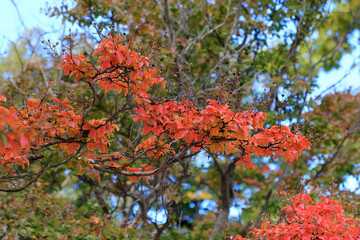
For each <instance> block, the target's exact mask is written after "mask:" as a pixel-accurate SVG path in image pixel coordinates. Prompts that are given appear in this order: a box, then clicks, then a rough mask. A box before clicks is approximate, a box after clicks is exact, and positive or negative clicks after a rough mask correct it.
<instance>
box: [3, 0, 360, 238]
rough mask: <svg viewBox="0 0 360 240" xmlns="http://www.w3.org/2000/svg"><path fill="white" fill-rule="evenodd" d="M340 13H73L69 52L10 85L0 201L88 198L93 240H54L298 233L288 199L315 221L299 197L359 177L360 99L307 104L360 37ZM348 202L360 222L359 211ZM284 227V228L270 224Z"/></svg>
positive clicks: (57, 48)
mask: <svg viewBox="0 0 360 240" xmlns="http://www.w3.org/2000/svg"><path fill="white" fill-rule="evenodd" d="M334 4H335V7H333V5H331V4H330V2H326V1H317V2H313V1H311V2H307V1H303V2H299V3H296V4H295V3H293V2H291V1H283V2H273V1H261V2H256V1H255V2H251V3H241V2H233V1H228V2H224V3H217V2H212V1H183V2H178V1H166V0H165V1H145V2H144V1H135V2H134V1H118V2H116V3H113V2H112V1H105V0H104V1H96V2H93V1H88V0H86V1H85V0H77V1H74V2H73V4H71V5H66V4H65V5H62V6H57V7H52V8H50V9H48V14H49V16H51V17H53V16H61V17H63V20H64V23H65V22H68V21H70V22H71V23H72V24H74V26H73V27H72V31H70V32H69V35H67V36H66V37H65V38H64V39H63V41H61V42H60V43H51V42H50V41H47V40H46V39H45V40H44V41H43V45H44V46H46V48H47V49H48V51H49V52H50V53H51V56H52V57H53V59H51V57H50V55H44V56H41V57H39V60H38V61H37V62H33V61H30V59H23V57H21V56H17V57H18V59H20V60H22V62H26V61H28V62H29V63H32V64H25V65H24V64H23V67H22V71H18V69H9V70H8V73H11V75H9V74H6V75H4V76H3V80H2V86H3V90H2V92H1V93H0V94H2V95H1V100H2V102H1V107H0V111H1V112H2V115H1V121H0V134H1V136H2V138H1V142H0V150H1V152H0V153H1V156H0V158H1V168H2V176H1V177H0V178H1V180H2V182H1V188H0V190H2V191H4V192H7V193H6V196H7V197H8V196H11V195H12V194H14V195H15V194H18V195H16V196H18V198H19V199H24V198H25V201H24V202H25V203H27V202H28V201H27V196H26V195H25V196H24V195H22V194H23V193H22V191H29V195H31V196H33V195H34V193H35V192H36V193H38V195H40V196H44V197H45V196H46V195H41V194H43V193H39V192H38V191H39V189H36V191H34V190H31V187H32V186H34V184H37V185H36V186H39V187H40V186H41V188H42V189H43V190H44V191H46V193H47V194H49V196H51V197H50V201H54V203H55V202H56V201H57V200H56V199H58V198H59V196H57V195H59V194H61V193H64V192H67V191H70V192H71V193H72V194H74V195H77V196H78V197H77V199H76V200H74V199H67V200H66V201H67V202H68V204H70V205H71V206H72V207H73V208H72V209H73V212H74V216H75V217H76V218H77V219H79V221H82V222H84V223H86V222H87V223H88V224H90V226H86V227H81V226H79V227H78V228H79V230H78V231H77V232H76V233H74V234H75V235H71V236H69V235H67V233H65V231H64V233H59V234H60V235H59V236H63V237H68V238H73V237H79V238H81V237H82V238H92V237H95V236H97V237H98V238H101V237H103V238H105V239H106V238H110V237H119V236H121V237H123V238H126V239H139V238H144V239H152V238H153V239H160V238H161V237H164V238H169V237H170V238H172V239H183V238H189V239H223V238H224V237H225V236H226V235H233V236H235V235H237V234H241V235H242V236H243V237H245V235H248V234H250V236H251V233H255V234H259V235H258V236H260V235H261V234H262V235H261V237H266V236H270V235H269V234H270V233H269V231H272V230H271V229H276V226H280V227H281V228H284V227H292V226H293V225H292V224H289V225H290V226H286V224H285V225H284V224H283V222H284V221H285V219H286V221H287V223H289V222H292V220H294V219H295V220H294V222H299V221H300V220H299V218H296V217H294V216H293V215H291V214H294V213H293V212H292V213H291V209H288V208H285V209H283V210H281V209H282V207H283V206H284V205H283V204H282V203H281V201H280V200H284V199H285V200H287V201H290V203H288V205H290V206H293V208H295V209H297V208H298V207H300V209H301V212H302V213H303V214H304V215H306V214H307V213H306V211H305V210H304V209H312V208H311V207H305V208H304V207H302V206H299V205H298V203H299V202H298V201H301V200H299V199H298V198H296V199H297V200H296V199H295V198H292V197H290V196H288V195H297V194H298V193H303V192H304V189H305V188H308V189H310V190H312V194H313V195H314V196H321V195H323V194H324V193H325V192H326V189H327V187H328V186H329V182H331V181H334V182H333V183H334V184H341V183H342V182H343V177H344V176H345V175H346V174H356V171H358V170H355V169H356V163H357V162H356V159H357V158H356V156H358V155H357V154H358V153H357V150H356V149H357V148H356V145H357V144H356V141H355V140H356V139H357V137H358V130H359V121H358V119H359V115H358V111H357V110H358V101H356V99H357V97H356V96H354V95H352V94H350V93H336V94H334V96H332V95H331V96H328V97H325V98H324V99H321V97H319V98H318V99H315V100H316V102H315V101H313V100H310V97H309V96H310V95H311V92H312V91H313V90H314V89H315V88H316V83H317V82H316V81H317V77H318V73H319V70H320V69H325V70H330V69H333V68H336V67H338V61H339V60H340V58H341V56H342V55H343V53H346V52H349V51H351V45H350V41H349V36H350V35H349V34H350V33H352V32H353V31H354V30H355V29H356V27H357V26H358V22H359V20H358V18H357V14H356V12H357V11H358V9H359V5H358V4H357V3H355V1H354V2H352V1H348V2H341V3H340V2H336V3H334ZM330 23H331V24H330ZM77 25H78V26H80V27H81V28H82V29H84V30H85V32H84V33H74V28H75V29H76V26H77ZM291 26H295V27H294V29H290V30H287V31H284V29H285V28H291ZM329 30H330V32H329ZM315 35H318V37H317V38H315V37H314V36H315ZM13 48H16V45H13ZM15 52H16V51H15ZM4 60H5V61H6V59H4ZM4 60H2V61H4ZM44 60H45V61H48V62H52V63H53V64H51V65H43V64H39V63H40V62H42V61H44ZM54 66H57V68H56V67H54ZM35 73H38V74H35ZM7 76H11V79H10V78H7ZM34 76H35V77H34ZM10 80H11V81H10ZM335 96H336V97H335ZM320 99H321V100H322V101H321V102H318V100H320ZM345 102H346V103H347V104H346V105H345V106H344V105H343V104H344V103H345ZM319 103H320V104H319ZM336 106H337V107H336ZM338 109H342V110H341V111H342V112H347V113H350V112H351V113H352V114H349V116H347V117H345V116H344V115H343V114H339V112H338ZM339 118H340V119H339ZM289 123H291V124H289ZM309 140H310V141H312V148H311V150H310V145H311V144H310V142H309ZM303 150H307V151H306V152H303V154H302V155H301V153H302V151H303ZM334 176H336V178H335V179H334ZM305 177H306V178H305ZM319 184H321V185H319ZM318 186H321V187H323V192H321V190H319V188H317V187H318ZM340 191H341V189H338V188H336V187H335V188H333V191H330V192H331V193H332V194H334V195H336V193H338V195H339V192H340ZM10 192H11V193H10ZM14 192H20V193H14ZM275 193H276V194H275ZM341 194H342V195H344V196H348V195H350V194H351V193H345V192H343V191H341ZM31 199H33V197H31ZM60 199H61V197H60ZM241 199H244V200H246V203H245V204H243V203H241V205H243V207H244V206H247V207H246V208H245V209H244V210H243V213H242V214H241V218H240V219H239V221H238V222H234V221H232V220H231V219H229V214H230V211H231V209H234V207H236V206H237V205H239V202H241ZM294 199H295V200H294ZM356 199H357V197H356V196H353V200H351V201H353V202H356V201H357V200H356ZM323 201H325V202H327V203H329V201H331V200H323ZM339 202H341V203H342V204H343V207H344V209H345V210H347V211H355V212H353V214H352V215H353V218H354V219H356V217H357V216H358V211H359V210H358V209H357V210H353V209H350V208H348V207H347V206H349V205H351V204H352V203H349V201H348V200H345V198H344V199H339ZM39 203H41V201H39ZM331 203H333V202H331ZM43 204H45V203H43ZM211 204H213V205H215V207H213V208H212V209H211V208H209V207H208V206H207V205H211ZM306 204H308V205H306V206H313V207H316V206H318V205H317V204H316V203H315V202H313V200H311V201H310V200H309V198H307V200H306ZM319 204H320V203H319ZM82 205H84V206H87V208H81V209H80V210H79V211H78V210H75V207H74V206H82ZM330 205H331V204H330ZM333 205H334V206H336V209H335V210H336V211H337V212H339V214H340V213H341V212H342V210H341V208H340V206H339V205H336V204H335V203H334V204H333ZM322 206H324V205H322ZM331 206H332V205H331ZM49 207H51V206H49ZM53 208H54V209H58V208H59V205H58V204H54V206H53ZM60 208H61V206H60ZM322 210H323V209H322V208H319V214H321V216H324V215H323V214H322V213H321V211H322ZM299 211H300V210H299ZM83 213H85V214H84V215H85V219H84V218H81V217H80V216H81V214H83ZM29 214H33V213H29ZM34 214H35V215H38V213H36V212H35V213H34ZM276 214H280V217H279V218H278V219H280V220H278V221H279V223H277V224H275V223H270V224H273V225H269V223H263V224H262V222H266V221H267V220H266V218H272V217H273V216H275V215H276ZM281 214H285V215H284V216H281ZM24 215H25V218H27V217H28V216H29V215H26V214H24ZM160 215H161V216H160ZM272 215H273V216H272ZM159 216H160V217H159ZM341 216H342V215H341ZM11 218H14V216H13V215H12V216H11V217H8V219H11ZM290 218H291V219H290ZM61 219H62V221H65V222H66V223H67V224H68V225H66V226H64V228H63V229H66V228H67V226H71V218H68V217H63V218H61ZM282 220H283V221H282ZM271 221H273V220H271ZM274 221H275V220H274ZM301 221H303V220H301ZM324 221H331V219H330V218H329V217H326V218H325V220H324ZM5 224H7V225H8V226H16V225H12V224H14V223H13V222H6V223H5ZM91 224H92V225H91ZM281 224H282V225H281ZM312 224H315V225H316V224H317V223H316V222H315V223H314V222H312ZM119 226H120V228H119ZM261 226H263V227H262V228H260V227H261ZM269 226H270V227H269ZM351 226H353V225H351ZM254 227H255V228H256V229H261V230H253V228H254ZM32 228H36V225H32ZM51 228H54V229H56V228H57V224H56V221H55V223H54V224H53V225H51ZM209 229H211V231H209ZM261 231H263V232H261ZM339 231H340V230H339ZM55 233H56V231H51V230H50V231H48V232H44V234H42V233H39V232H34V233H29V234H33V235H39V236H56V235H51V234H55ZM14 234H15V233H14ZM21 234H23V235H21V236H27V235H26V233H21ZM61 234H63V235H61ZM266 234H268V235H266ZM14 236H15V235H14ZM16 236H18V235H16ZM353 236H356V235H353ZM238 238H240V236H239V237H238Z"/></svg>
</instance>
